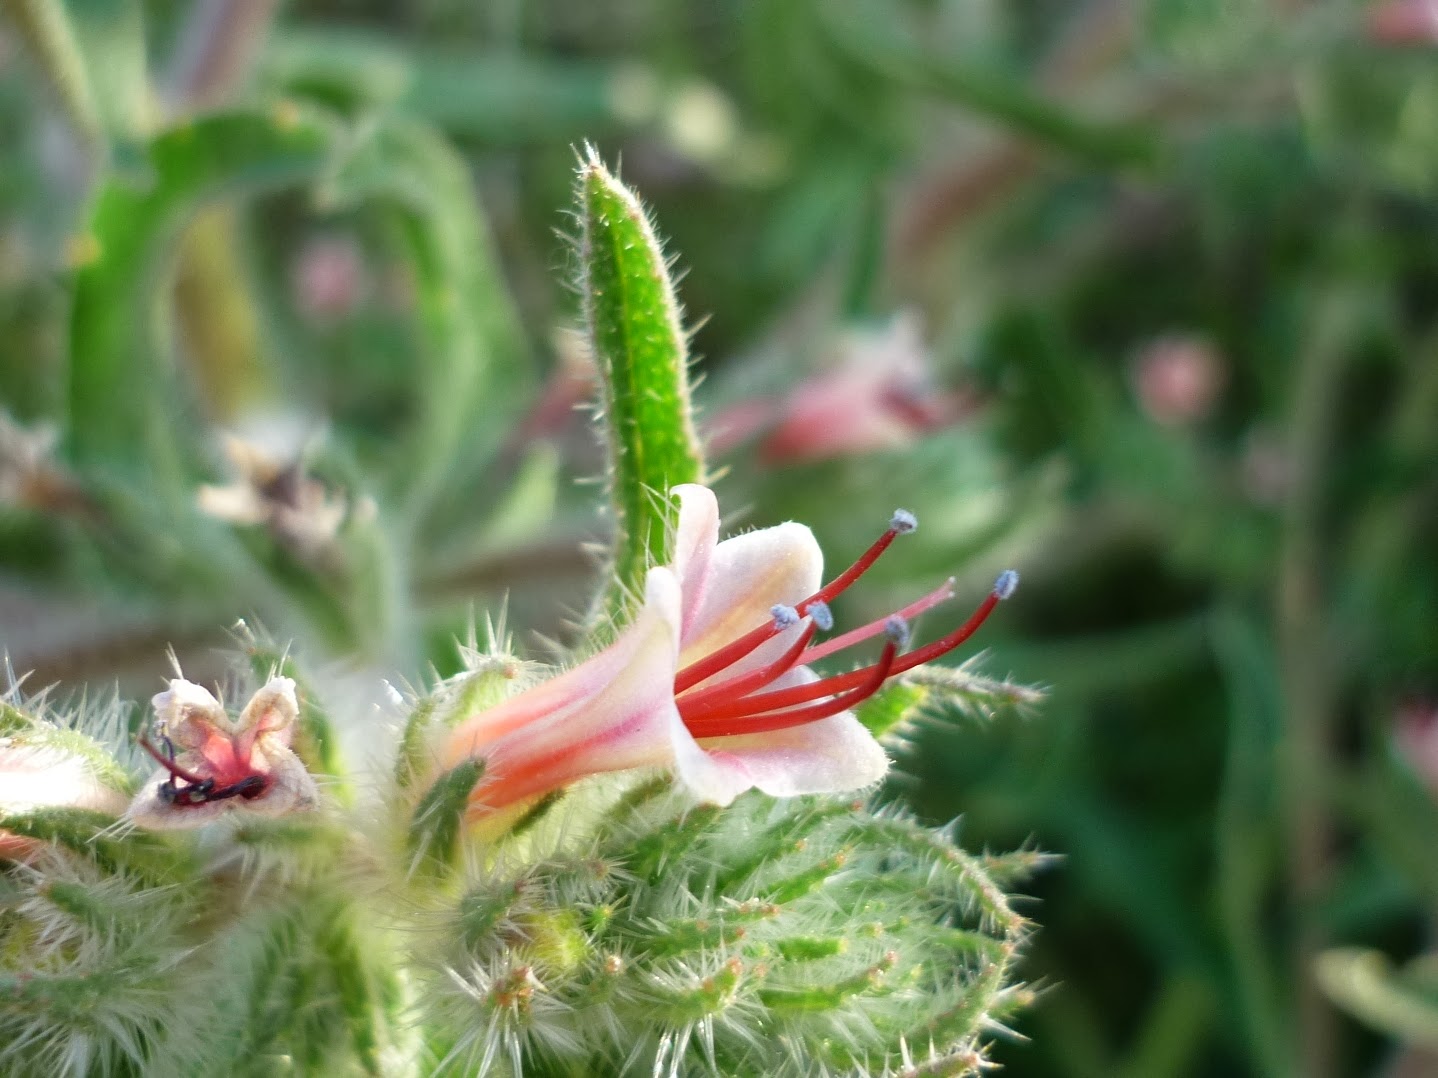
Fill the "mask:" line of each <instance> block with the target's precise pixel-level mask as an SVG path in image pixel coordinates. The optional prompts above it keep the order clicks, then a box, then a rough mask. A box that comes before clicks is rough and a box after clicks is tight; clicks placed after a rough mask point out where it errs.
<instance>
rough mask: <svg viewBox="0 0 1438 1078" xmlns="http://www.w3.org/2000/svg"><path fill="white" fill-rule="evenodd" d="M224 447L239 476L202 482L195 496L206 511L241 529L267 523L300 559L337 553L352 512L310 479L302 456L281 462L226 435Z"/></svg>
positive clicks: (338, 499)
mask: <svg viewBox="0 0 1438 1078" xmlns="http://www.w3.org/2000/svg"><path fill="white" fill-rule="evenodd" d="M224 450H225V455H226V456H227V457H229V459H230V464H231V465H232V466H233V468H234V470H235V472H236V473H237V476H238V478H237V480H236V481H235V482H234V483H231V484H230V485H229V486H224V487H218V486H211V485H209V484H204V485H202V486H201V487H200V489H199V491H198V493H197V495H196V500H197V502H198V503H199V507H200V510H201V511H202V512H204V513H206V514H208V515H209V516H212V517H214V518H216V519H217V520H223V521H227V522H229V523H231V524H237V525H240V526H242V527H252V526H255V525H264V526H265V527H267V528H268V529H269V531H270V534H271V535H273V536H274V538H275V541H276V542H277V543H279V544H280V545H281V546H284V547H286V548H287V549H289V550H291V551H292V552H293V553H294V554H295V555H296V556H297V557H300V558H302V559H308V560H312V561H313V560H321V559H322V558H323V557H324V556H325V555H326V554H328V553H332V552H333V551H332V548H333V546H334V543H335V540H336V537H337V536H338V535H339V530H340V527H341V526H342V525H343V524H344V522H345V519H346V517H347V516H348V515H349V514H350V513H351V512H352V511H353V510H352V507H351V506H350V505H349V503H348V502H347V500H346V499H345V498H344V497H342V496H340V495H336V494H334V493H332V492H331V491H330V489H329V487H327V486H326V485H325V484H324V483H321V482H320V481H319V480H317V479H313V478H311V477H310V476H309V475H308V474H307V473H306V471H305V467H304V462H303V461H302V460H301V459H300V457H299V456H298V455H296V456H293V457H291V458H290V459H289V461H288V463H280V461H279V460H277V459H276V458H275V457H273V456H271V455H270V454H269V453H268V452H267V451H266V450H265V449H264V448H262V447H261V446H260V445H258V444H256V443H254V442H250V441H246V440H245V439H243V438H239V437H234V436H230V437H227V438H226V439H225V443H224ZM366 511H367V510H366ZM361 515H362V514H361Z"/></svg>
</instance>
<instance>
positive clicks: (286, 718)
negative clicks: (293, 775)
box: [235, 677, 300, 758]
mask: <svg viewBox="0 0 1438 1078" xmlns="http://www.w3.org/2000/svg"><path fill="white" fill-rule="evenodd" d="M299 714H300V705H299V701H298V700H297V699H296V698H295V682H294V679H293V678H287V677H272V678H270V680H269V681H267V682H266V683H265V684H264V685H263V686H261V687H260V689H259V691H258V692H256V693H255V695H254V696H252V697H250V702H249V703H248V704H246V705H245V710H244V711H242V712H240V719H239V722H238V723H236V725H235V729H236V735H235V736H236V746H235V747H236V751H237V753H238V755H239V756H241V757H242V758H243V757H247V756H248V755H249V751H250V746H251V745H253V744H254V743H255V739H256V738H258V737H260V736H261V735H264V736H265V738H266V741H268V742H269V743H271V744H279V745H288V744H290V742H291V741H293V740H294V736H295V720H296V719H297V718H299Z"/></svg>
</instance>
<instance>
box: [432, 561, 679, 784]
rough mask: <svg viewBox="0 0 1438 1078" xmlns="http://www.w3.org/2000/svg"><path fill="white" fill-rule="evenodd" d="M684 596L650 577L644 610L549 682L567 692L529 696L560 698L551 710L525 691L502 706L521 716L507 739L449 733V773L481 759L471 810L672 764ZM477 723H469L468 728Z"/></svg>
mask: <svg viewBox="0 0 1438 1078" xmlns="http://www.w3.org/2000/svg"><path fill="white" fill-rule="evenodd" d="M679 619H680V591H679V582H678V580H677V579H676V578H675V576H674V574H673V573H671V572H670V571H669V570H668V569H665V568H656V569H651V570H650V571H649V576H648V578H647V579H646V582H645V599H644V606H643V608H642V609H641V610H640V612H639V615H638V616H637V617H636V618H635V619H634V621H633V622H632V623H631V624H630V625H629V626H628V628H626V629H625V630H624V632H623V633H621V634H620V637H619V639H617V640H616V641H615V642H614V643H613V644H612V645H610V647H609V648H607V649H605V650H604V651H602V652H600V653H599V654H598V655H596V656H594V658H592V659H590V660H589V661H588V662H585V663H582V664H580V665H579V666H577V667H575V668H574V669H573V670H571V671H569V672H568V673H567V674H564V675H562V676H561V677H560V678H557V679H555V682H550V683H549V686H552V685H554V684H555V683H557V682H559V681H562V680H565V679H568V682H569V688H568V691H567V692H566V693H565V694H563V698H562V699H560V697H559V695H558V694H554V693H544V690H545V689H546V688H548V687H549V686H540V687H539V688H538V689H536V690H534V694H542V695H544V696H545V697H546V698H548V699H559V700H560V702H559V704H558V706H557V707H555V708H553V709H552V710H546V709H544V708H542V707H536V706H535V705H534V703H533V701H530V700H527V699H526V697H529V696H531V695H532V694H531V693H524V694H521V695H520V696H519V697H515V698H514V699H513V700H510V701H508V702H506V703H504V704H501V705H499V707H498V708H494V709H491V710H494V711H503V710H505V709H507V708H511V707H513V708H516V709H520V710H522V711H523V713H524V715H525V716H526V718H525V720H524V721H523V722H521V723H518V724H515V723H512V722H510V721H509V719H508V718H506V719H505V720H504V722H503V726H504V727H505V733H504V734H503V735H502V736H500V737H498V738H491V737H488V736H486V735H487V734H488V730H487V729H486V728H485V727H484V726H483V725H482V724H477V720H478V719H482V718H483V716H482V715H481V716H477V717H476V719H475V720H470V723H467V724H465V726H469V727H471V728H470V729H469V730H466V729H465V727H460V728H459V729H457V730H456V731H455V736H454V737H452V738H451V740H450V742H449V744H448V745H447V746H446V750H445V754H444V763H445V766H446V767H452V766H453V765H454V764H456V763H458V762H459V761H460V760H462V759H464V758H465V757H466V756H470V755H475V756H480V757H482V758H483V759H484V761H485V765H486V773H485V777H484V780H483V781H482V782H481V783H480V785H479V786H478V787H477V788H476V789H475V791H474V794H473V798H472V803H473V804H474V805H475V807H476V809H477V810H484V809H492V808H500V807H503V806H504V805H507V804H511V803H513V802H514V801H517V800H520V799H522V798H526V797H531V796H533V795H535V794H540V793H544V792H546V791H548V790H552V789H555V788H557V787H559V786H562V785H564V784H565V783H567V782H572V781H574V780H575V779H578V778H581V777H583V776H585V775H592V774H598V773H600V772H604V771H621V770H627V769H629V768H635V767H655V766H667V765H668V764H669V763H670V762H671V748H670V743H669V732H668V731H669V727H670V725H671V723H674V722H678V721H679V716H678V711H677V709H676V708H675V706H674V690H673V685H674V672H675V660H676V656H677V654H678V650H679ZM472 724H474V725H472Z"/></svg>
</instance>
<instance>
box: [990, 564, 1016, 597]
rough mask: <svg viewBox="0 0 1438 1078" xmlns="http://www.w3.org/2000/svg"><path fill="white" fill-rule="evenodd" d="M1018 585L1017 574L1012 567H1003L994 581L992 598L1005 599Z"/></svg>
mask: <svg viewBox="0 0 1438 1078" xmlns="http://www.w3.org/2000/svg"><path fill="white" fill-rule="evenodd" d="M1018 586H1019V574H1018V573H1016V572H1014V571H1013V570H1012V569H1005V570H1004V571H1003V572H1002V573H1000V574H999V576H998V579H997V580H995V581H994V598H995V599H1007V598H1008V597H1009V596H1010V595H1012V594H1013V593H1014V592H1015V591H1016V590H1017V589H1018Z"/></svg>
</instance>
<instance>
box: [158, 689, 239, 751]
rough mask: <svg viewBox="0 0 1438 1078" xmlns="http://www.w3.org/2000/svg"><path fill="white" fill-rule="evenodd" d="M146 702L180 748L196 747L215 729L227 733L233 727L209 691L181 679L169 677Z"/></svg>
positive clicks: (164, 729) (168, 735)
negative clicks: (162, 689)
mask: <svg viewBox="0 0 1438 1078" xmlns="http://www.w3.org/2000/svg"><path fill="white" fill-rule="evenodd" d="M150 705H151V706H152V707H153V708H154V709H155V718H157V719H158V720H159V721H160V723H161V726H162V728H163V732H164V733H165V736H167V737H168V738H170V740H172V741H173V742H174V743H175V744H176V745H178V746H180V747H181V748H186V749H193V748H198V747H199V746H200V745H202V744H204V743H205V741H206V740H207V739H208V738H209V737H210V735H211V734H212V733H213V732H214V731H215V730H221V731H223V732H225V733H227V734H228V733H230V732H231V730H232V729H233V727H232V726H231V725H230V718H229V716H228V715H226V714H225V709H224V708H222V707H221V706H220V702H219V701H218V700H216V699H215V698H214V696H212V695H211V694H210V691H209V690H208V689H206V688H204V687H203V686H201V685H196V684H195V683H194V682H193V681H186V680H185V679H184V678H172V679H171V680H170V687H169V688H168V689H166V690H165V691H164V692H162V693H156V694H155V696H154V697H153V698H152V699H151V700H150Z"/></svg>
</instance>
